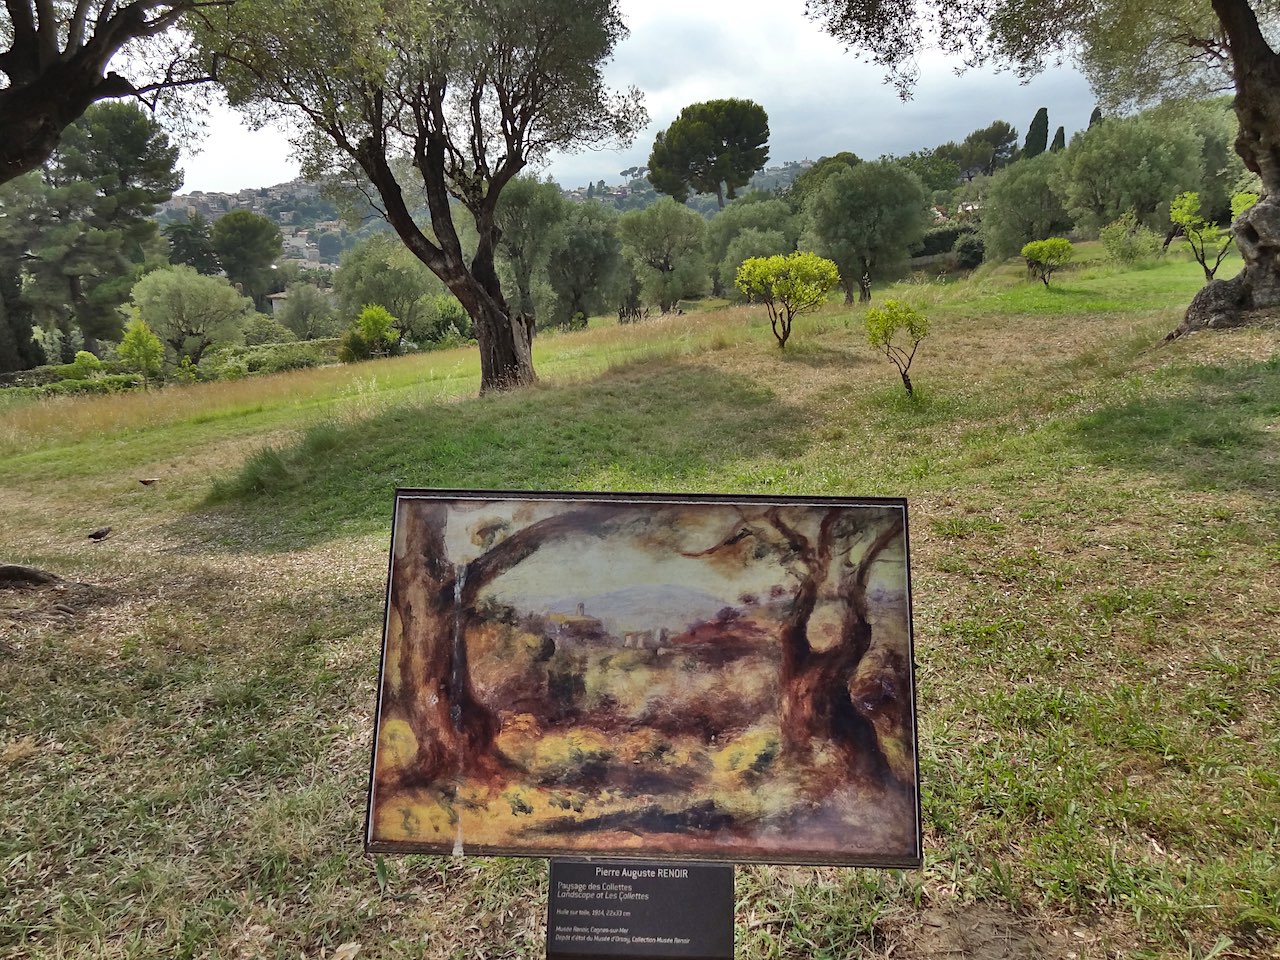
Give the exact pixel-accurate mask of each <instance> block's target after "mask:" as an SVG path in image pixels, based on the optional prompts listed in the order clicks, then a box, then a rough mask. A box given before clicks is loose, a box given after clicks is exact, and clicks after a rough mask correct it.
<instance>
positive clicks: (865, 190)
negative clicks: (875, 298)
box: [807, 160, 929, 303]
mask: <svg viewBox="0 0 1280 960" xmlns="http://www.w3.org/2000/svg"><path fill="white" fill-rule="evenodd" d="M807 209H808V213H809V223H810V232H811V234H812V237H813V240H814V244H815V248H816V249H817V251H818V253H821V254H822V255H823V256H825V257H827V258H829V259H830V260H833V261H834V262H835V264H836V266H837V267H838V268H839V270H840V275H841V278H842V283H843V285H844V292H845V303H852V302H853V286H854V284H855V283H856V284H857V287H858V299H859V300H860V301H863V302H865V301H868V300H870V299H871V282H872V281H873V280H877V279H880V278H881V277H883V276H884V275H886V273H888V272H889V271H891V270H892V269H893V268H894V267H896V266H897V265H899V264H902V263H905V262H906V260H907V258H908V251H909V250H910V248H911V247H912V245H913V244H915V243H917V242H918V241H919V240H920V238H921V237H923V236H924V231H925V227H926V225H927V224H928V222H929V221H928V213H927V210H926V205H925V195H924V187H923V186H922V185H921V183H920V179H919V178H918V177H917V176H916V175H915V174H914V173H911V172H910V171H908V170H904V169H902V168H901V167H899V166H897V165H896V164H893V163H889V162H886V161H882V160H877V161H876V162H874V163H861V164H858V165H857V166H855V167H849V168H847V169H845V170H838V171H836V172H835V173H833V174H832V175H831V176H829V177H828V178H827V179H826V180H825V181H824V182H823V184H822V186H820V187H819V188H818V190H817V191H816V192H815V193H814V194H813V196H812V197H810V199H809V203H808V207H807Z"/></svg>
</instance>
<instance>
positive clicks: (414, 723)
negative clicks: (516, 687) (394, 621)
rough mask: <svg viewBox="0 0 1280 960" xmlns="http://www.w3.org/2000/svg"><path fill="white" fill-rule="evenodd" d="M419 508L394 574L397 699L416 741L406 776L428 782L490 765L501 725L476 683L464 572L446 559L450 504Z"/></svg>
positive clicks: (407, 521) (403, 529)
mask: <svg viewBox="0 0 1280 960" xmlns="http://www.w3.org/2000/svg"><path fill="white" fill-rule="evenodd" d="M414 508H415V509H413V511H412V512H407V515H406V516H404V517H402V518H401V522H400V530H399V533H400V535H401V538H402V542H401V544H399V545H398V548H397V552H396V557H395V560H394V563H395V569H394V571H393V576H392V592H391V605H392V608H393V610H394V612H395V614H396V616H397V618H398V620H399V623H400V639H399V644H400V656H399V662H398V667H399V676H400V683H399V688H398V689H397V690H396V691H394V693H395V696H394V703H395V707H396V708H397V709H398V711H399V712H400V713H401V714H403V718H404V719H405V720H406V721H407V722H408V724H409V727H410V729H411V730H412V731H413V735H414V739H415V741H416V743H417V751H416V754H415V756H414V758H413V761H412V762H411V763H410V764H408V766H407V767H406V769H405V771H404V773H403V775H402V776H401V780H402V782H404V783H405V784H416V783H420V784H427V783H432V782H436V781H439V780H440V779H442V778H447V777H449V776H454V775H457V774H460V773H464V772H472V771H477V770H483V769H487V768H489V767H491V766H492V765H493V762H492V756H491V753H492V747H493V740H494V737H495V736H496V734H497V729H498V723H497V719H496V717H495V716H494V715H493V712H492V711H491V710H489V708H488V707H487V706H485V705H484V704H483V703H481V702H480V701H479V700H478V699H477V698H476V695H475V691H474V689H473V688H472V685H471V676H470V671H469V669H468V665H467V660H466V644H465V637H464V633H465V629H466V622H465V614H464V613H463V611H461V610H460V609H458V604H457V599H458V598H457V594H458V592H459V590H458V586H459V584H458V579H457V578H458V576H459V573H460V569H457V568H454V567H453V566H452V565H450V564H448V563H447V561H446V559H445V551H444V545H443V538H444V523H445V507H444V506H443V505H439V504H427V505H421V504H415V505H414ZM414 514H416V515H414ZM461 569H465V568H461Z"/></svg>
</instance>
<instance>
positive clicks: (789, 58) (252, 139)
mask: <svg viewBox="0 0 1280 960" xmlns="http://www.w3.org/2000/svg"><path fill="white" fill-rule="evenodd" d="M622 8H623V12H624V15H625V17H626V21H627V24H628V26H629V27H630V29H631V35H630V37H628V38H627V39H626V40H624V41H623V42H622V43H621V44H619V45H618V48H617V50H616V52H615V57H614V60H613V62H612V63H610V64H609V65H608V67H607V68H606V76H607V78H608V80H609V82H610V84H611V85H613V86H614V87H616V88H622V87H627V86H636V87H639V88H640V90H642V91H643V92H644V95H645V105H646V107H647V108H648V111H649V117H650V120H651V123H650V126H649V128H648V129H646V130H645V131H643V132H642V133H641V134H640V136H639V137H637V139H636V141H635V143H634V144H632V146H631V147H630V148H627V149H624V150H618V151H593V152H584V153H579V154H571V155H560V156H556V157H552V158H551V159H550V162H549V163H548V164H546V165H544V166H543V168H542V172H544V173H549V174H550V175H552V176H554V177H555V178H556V180H558V181H559V182H560V183H561V185H563V186H567V187H573V186H580V185H583V184H586V183H587V182H588V181H595V180H605V181H606V182H608V183H619V182H621V181H622V178H621V177H619V176H618V172H619V171H620V170H623V169H625V168H627V167H630V166H643V165H644V164H645V163H646V161H647V159H648V156H649V150H650V148H651V147H652V146H653V138H654V136H655V135H656V134H657V132H658V131H659V130H663V129H665V128H666V127H667V126H668V125H669V124H670V123H671V121H672V120H674V119H675V118H676V115H677V114H678V113H679V112H680V110H681V108H683V107H684V106H686V105H688V104H690V103H696V102H698V101H702V100H710V99H716V98H721V97H744V98H747V99H750V100H754V101H756V102H757V103H759V104H761V105H762V106H763V107H764V108H765V110H766V112H767V113H768V114H769V128H770V137H769V164H770V165H774V164H778V163H781V162H784V161H787V160H803V159H805V158H808V159H810V160H816V159H817V158H818V157H821V156H824V155H828V154H832V153H837V152H839V151H841V150H852V151H853V152H854V153H856V154H858V155H859V156H862V157H867V158H874V157H878V156H880V155H881V154H884V153H905V152H907V151H909V150H916V149H920V148H923V147H933V146H936V145H938V144H939V143H943V142H945V141H947V140H959V139H961V138H963V137H964V135H965V134H967V133H969V132H970V131H971V130H974V129H976V128H978V127H983V126H986V125H987V124H989V123H990V122H991V121H992V120H997V119H1000V120H1007V121H1008V122H1010V123H1012V124H1013V125H1014V126H1015V127H1016V128H1017V129H1018V132H1019V136H1020V137H1023V136H1025V135H1026V129H1027V125H1028V123H1029V122H1030V121H1031V117H1032V116H1033V115H1034V114H1035V112H1036V110H1037V108H1039V107H1042V106H1043V107H1048V108H1049V133H1050V136H1052V135H1053V131H1054V130H1055V129H1056V128H1057V127H1058V125H1059V124H1061V125H1063V126H1065V127H1066V129H1067V136H1068V139H1069V138H1070V136H1071V134H1072V133H1073V132H1074V131H1076V130H1079V129H1081V128H1083V127H1085V126H1087V124H1088V120H1089V113H1090V111H1091V110H1092V109H1093V95H1092V94H1091V92H1090V90H1089V85H1088V84H1087V83H1086V82H1085V80H1084V78H1083V77H1081V76H1080V75H1079V74H1078V73H1076V72H1075V71H1073V70H1070V69H1066V68H1057V69H1054V70H1052V71H1050V72H1047V73H1045V74H1043V75H1042V76H1040V77H1038V78H1036V79H1035V80H1034V81H1032V82H1031V83H1030V84H1027V85H1022V84H1020V83H1019V82H1018V79H1017V78H1016V77H1015V76H1013V75H1012V74H1008V73H995V72H993V71H990V70H970V71H967V72H965V73H963V74H960V75H957V74H956V72H955V68H956V67H957V66H959V63H958V62H956V61H950V60H947V59H945V58H943V57H941V56H938V55H932V54H931V55H926V57H925V58H924V59H923V60H922V61H921V63H920V68H921V69H920V82H919V83H918V84H917V86H916V90H915V94H914V97H913V98H912V99H911V100H909V101H906V102H903V101H902V100H900V99H899V98H898V96H897V93H896V91H895V89H894V88H893V87H891V86H889V85H887V84H885V83H884V75H883V72H882V71H881V70H880V68H878V67H876V66H874V65H871V64H866V63H863V62H861V61H860V60H859V59H858V58H857V57H856V56H855V55H854V54H853V53H846V52H845V51H844V50H843V48H842V47H841V46H840V44H839V43H837V42H836V41H835V40H833V39H831V38H830V37H828V36H826V35H825V34H823V33H822V31H821V30H820V29H819V28H818V26H817V25H816V24H814V23H812V22H811V21H809V20H807V19H806V18H805V17H804V15H803V10H804V0H770V2H768V3H763V2H757V0H697V2H694V0H622ZM289 154H290V147H289V143H288V138H287V136H286V134H285V133H284V132H281V131H278V130H264V131H259V132H256V133H255V132H250V131H249V130H248V129H247V128H246V127H245V126H244V125H243V124H241V123H240V122H239V120H238V118H237V117H236V115H235V114H234V113H233V112H232V111H230V110H228V109H225V108H222V109H217V108H215V109H214V112H213V115H212V116H211V118H210V123H209V130H208V135H207V136H206V137H205V139H204V141H203V146H202V149H201V150H200V152H199V153H197V154H195V155H192V154H191V153H190V152H184V154H183V159H182V166H183V169H184V170H185V172H186V183H185V185H184V187H183V191H184V192H185V191H189V190H222V191H233V190H239V189H241V188H242V187H263V186H270V185H272V184H275V183H280V182H282V181H284V180H289V179H292V178H293V177H294V176H296V175H297V165H296V164H295V163H293V161H292V160H291V158H290V156H289Z"/></svg>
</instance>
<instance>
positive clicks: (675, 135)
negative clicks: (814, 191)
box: [649, 99, 769, 209]
mask: <svg viewBox="0 0 1280 960" xmlns="http://www.w3.org/2000/svg"><path fill="white" fill-rule="evenodd" d="M768 143H769V117H768V115H767V114H766V113H765V111H764V108H763V107H762V106H760V105H759V104H758V103H755V102H753V101H751V100H738V99H728V100H708V101H706V102H705V103H694V104H690V105H689V106H687V107H685V108H684V109H683V110H681V111H680V116H678V117H677V118H676V119H675V120H674V121H673V122H672V124H671V126H669V127H668V128H667V129H666V130H664V131H662V132H660V133H659V134H658V136H657V139H656V140H655V141H654V144H653V150H652V152H650V154H649V181H650V182H651V183H652V184H653V186H654V189H656V190H657V191H658V192H659V193H665V194H668V195H669V196H671V197H673V198H674V199H676V200H678V201H679V202H681V203H684V201H685V200H687V199H688V197H689V192H690V191H691V190H692V191H695V192H698V193H712V194H715V196H716V200H717V202H718V204H719V206H720V208H721V209H723V208H724V201H725V197H726V196H727V197H728V198H729V199H730V200H732V199H733V198H734V197H735V196H737V193H736V191H737V188H738V187H744V186H746V185H747V183H748V181H750V179H751V175H752V174H754V173H755V172H756V171H757V170H759V169H761V168H762V167H763V166H764V165H765V163H766V161H768V159H769V147H768Z"/></svg>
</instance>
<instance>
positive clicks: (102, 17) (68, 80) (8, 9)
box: [0, 0, 231, 183]
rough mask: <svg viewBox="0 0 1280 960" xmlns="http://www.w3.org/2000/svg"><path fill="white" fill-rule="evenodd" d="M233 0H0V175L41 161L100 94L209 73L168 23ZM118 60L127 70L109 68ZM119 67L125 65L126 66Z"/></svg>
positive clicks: (130, 92) (154, 88)
mask: <svg viewBox="0 0 1280 960" xmlns="http://www.w3.org/2000/svg"><path fill="white" fill-rule="evenodd" d="M230 2H231V0H126V2H123V3H122V2H118V0H75V2H71V0H5V13H6V16H3V17H0V74H3V76H4V83H0V130H3V131H4V136H3V137H0V183H6V182H7V181H9V180H12V179H13V178H14V177H17V176H20V175H22V174H24V173H27V172H29V171H31V170H35V169H36V168H37V167H39V166H41V165H42V164H43V163H44V162H45V161H46V160H48V159H49V157H50V156H52V154H53V151H54V148H55V147H57V145H58V141H59V140H60V139H61V137H62V133H63V131H64V130H65V129H66V128H67V127H68V126H70V125H71V124H72V123H74V122H75V121H76V120H77V119H79V118H80V117H81V116H82V115H83V114H84V112H85V111H86V110H87V109H88V108H89V107H90V106H92V105H93V104H94V103H97V102H98V101H100V100H108V99H112V98H117V97H136V98H138V99H140V100H144V101H147V102H149V103H150V105H151V106H153V107H154V106H155V105H156V103H157V98H159V97H160V96H162V95H164V94H167V93H169V92H171V91H174V90H176V89H178V88H180V87H185V86H188V85H190V84H193V83H203V82H205V81H207V80H210V79H211V76H210V70H209V69H207V68H206V64H205V63H204V62H202V61H201V59H200V58H199V57H198V56H196V55H195V54H194V52H193V51H192V49H191V48H190V46H189V45H188V44H187V43H186V42H185V38H184V36H183V35H182V34H174V33H173V32H172V30H173V28H174V27H176V26H178V25H180V24H181V23H182V22H183V20H184V18H188V17H190V16H194V15H198V14H199V13H200V12H202V11H204V10H206V9H208V8H210V7H218V6H225V5H227V4H228V3H230ZM117 59H119V60H122V61H126V62H127V63H128V68H125V67H121V69H124V70H125V73H120V72H117V71H115V70H112V69H110V67H111V66H112V65H113V63H114V62H115V61H117ZM125 74H129V75H128V76H126V75H125Z"/></svg>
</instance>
